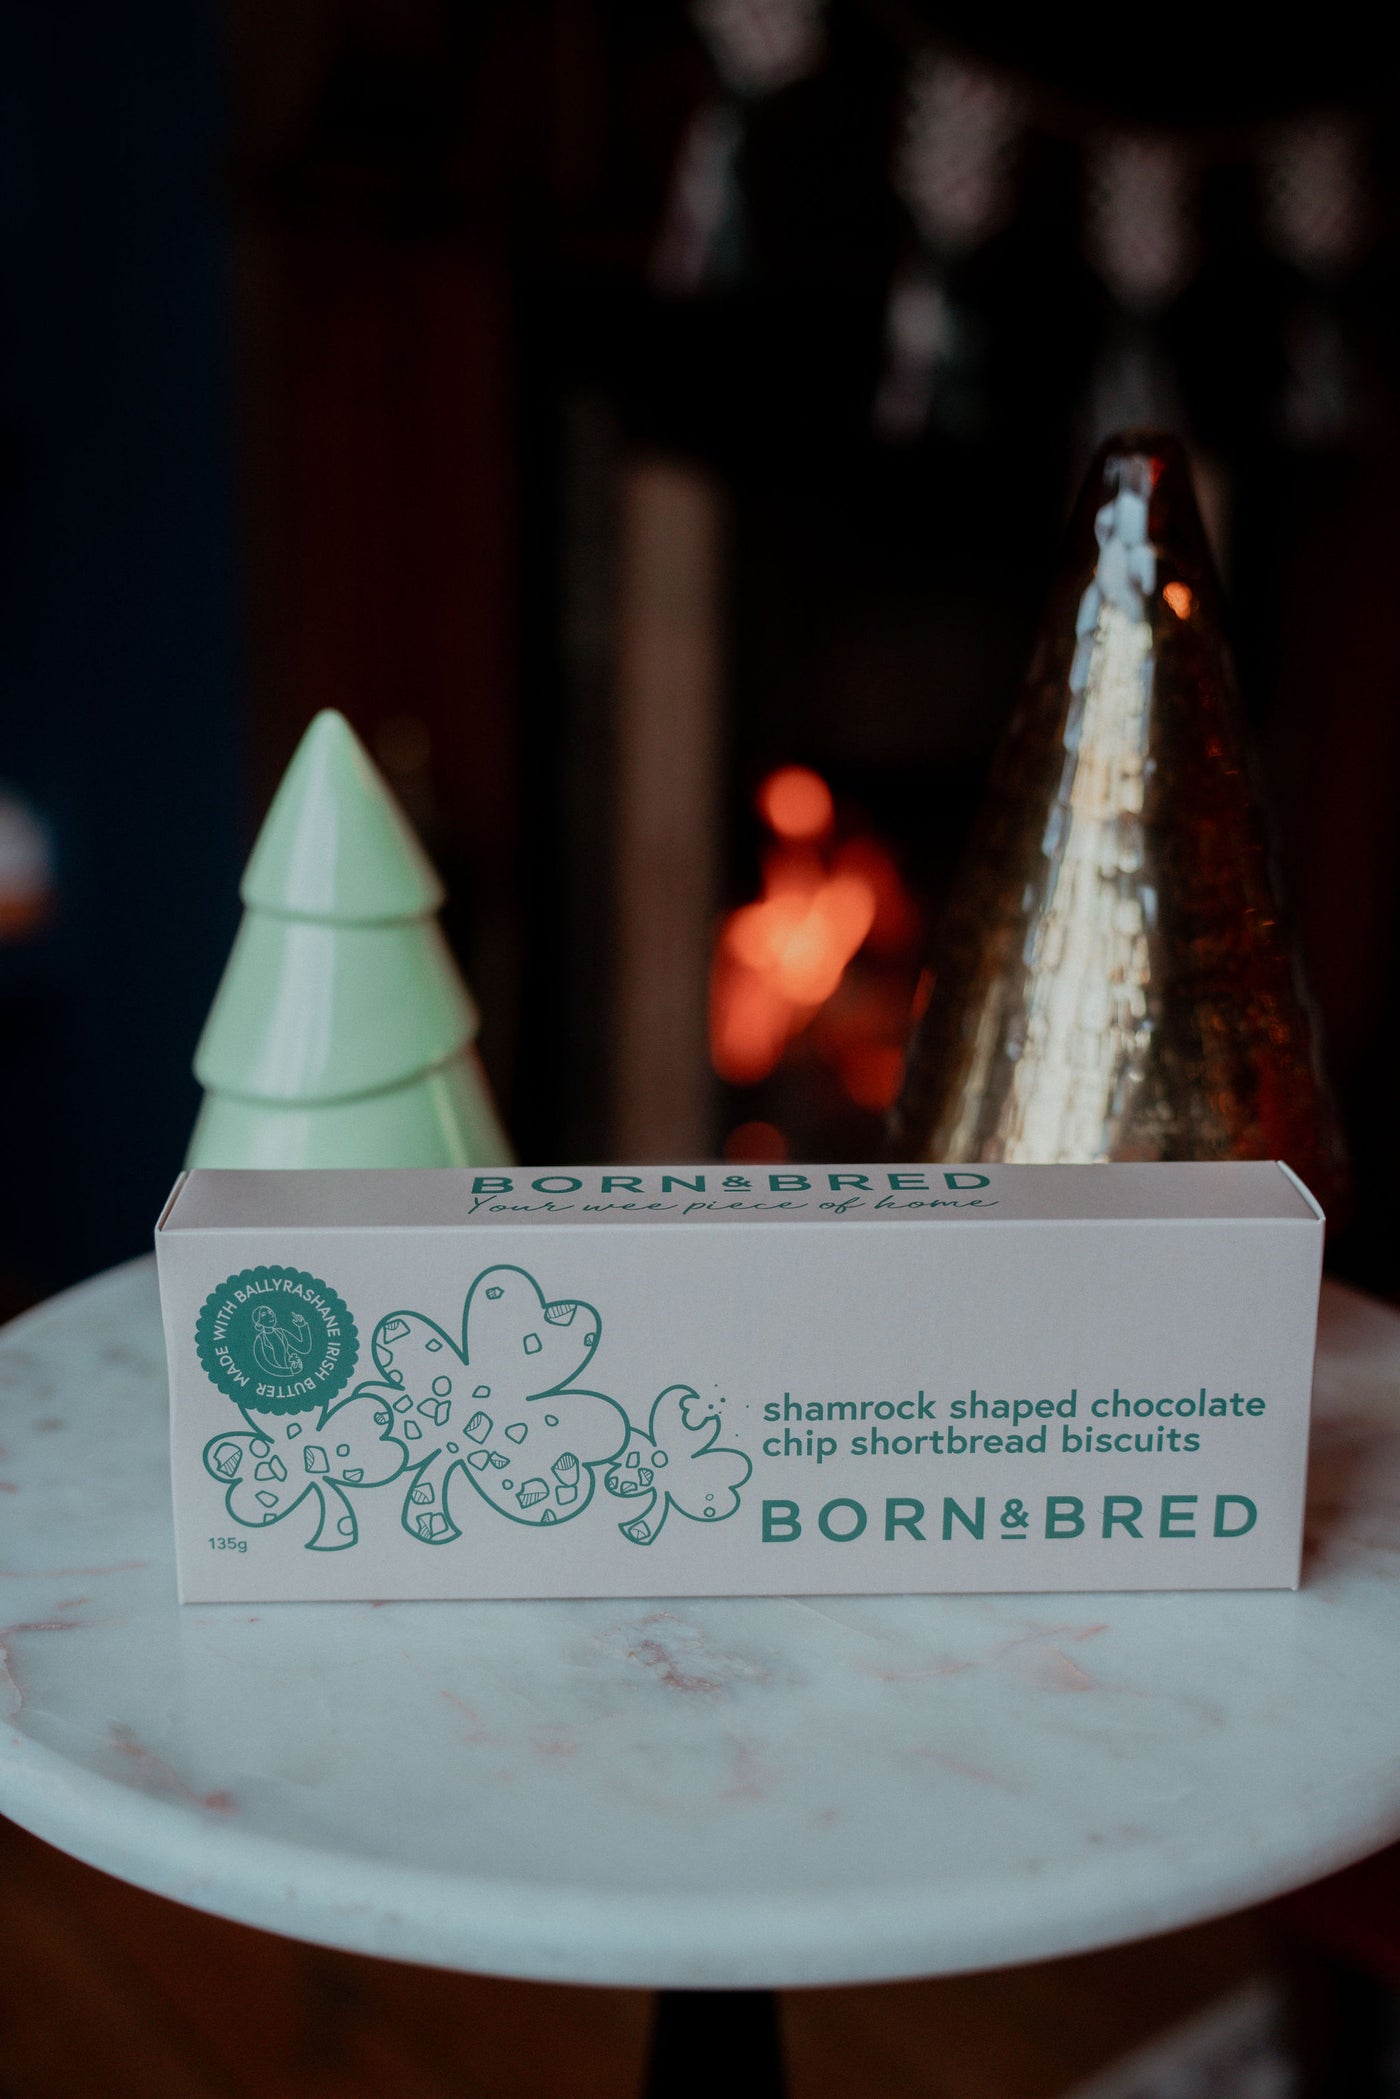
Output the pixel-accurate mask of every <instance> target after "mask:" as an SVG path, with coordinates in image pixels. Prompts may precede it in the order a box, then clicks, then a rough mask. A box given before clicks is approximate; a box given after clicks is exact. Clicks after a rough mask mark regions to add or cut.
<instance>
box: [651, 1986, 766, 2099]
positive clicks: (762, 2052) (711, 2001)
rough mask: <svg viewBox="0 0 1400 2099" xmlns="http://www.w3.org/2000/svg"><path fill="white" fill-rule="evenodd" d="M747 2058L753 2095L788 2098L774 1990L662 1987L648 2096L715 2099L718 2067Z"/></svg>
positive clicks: (755, 2098)
mask: <svg viewBox="0 0 1400 2099" xmlns="http://www.w3.org/2000/svg"><path fill="white" fill-rule="evenodd" d="M720 2063H742V2064H743V2065H744V2082H745V2083H746V2084H747V2085H748V2088H749V2091H750V2093H751V2094H752V2099H783V2095H784V2093H785V2092H786V2090H787V2084H786V2079H785V2078H784V2075H783V2042H782V2034H781V2032H780V2030H779V2025H778V1998H777V1994H776V1992H775V1991H773V1990H660V1991H658V1992H657V1998H656V2024H655V2026H654V2027H653V2029H652V2038H651V2061H650V2064H649V2066H648V2069H647V2080H646V2085H645V2088H644V2099H713V2094H714V2086H715V2067H716V2065H717V2064H720Z"/></svg>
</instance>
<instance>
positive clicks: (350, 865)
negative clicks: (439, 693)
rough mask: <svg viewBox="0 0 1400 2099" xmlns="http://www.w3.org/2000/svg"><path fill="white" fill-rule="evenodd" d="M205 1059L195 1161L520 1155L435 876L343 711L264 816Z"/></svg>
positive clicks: (294, 767) (452, 1160) (205, 1039)
mask: <svg viewBox="0 0 1400 2099" xmlns="http://www.w3.org/2000/svg"><path fill="white" fill-rule="evenodd" d="M240 894H241V896H242V899H243V902H244V905H245V906H246V910H245V914H244V918H243V923H242V925H241V926H240V928H239V931H238V937H237V939H236V940H235V941H234V945H233V951H232V953H231V954H230V956H229V960H228V966H227V968H226V969H225V971H224V975H223V980H222V982H221V983H220V985H219V989H218V992H217V994H216V996H215V999H214V1004H213V1007H212V1009H211V1011H210V1014H209V1018H208V1020H207V1021H206V1023H205V1026H204V1032H203V1034H202V1035H201V1037H200V1040H199V1046H198V1049H197V1050H196V1052H195V1074H196V1076H197V1078H198V1079H199V1081H200V1084H201V1085H202V1086H203V1087H204V1089H205V1098H204V1105H203V1107H202V1109H201V1110H200V1114H199V1119H198V1121H197V1122H196V1124H195V1128H194V1135H193V1137H192V1138H191V1140H190V1149H189V1157H188V1159H187V1161H186V1163H187V1164H188V1165H190V1166H496V1165H501V1164H503V1163H504V1162H506V1161H507V1160H508V1159H509V1158H510V1156H511V1154H510V1146H509V1143H508V1141H507V1139H506V1137H505V1134H504V1132H503V1131H502V1129H501V1126H500V1123H499V1121H498V1119H497V1116H496V1111H495V1108H494V1106H493V1105H492V1101H491V1094H490V1090H489V1088H488V1086H487V1082H486V1076H485V1073H484V1072H483V1070H482V1068H481V1062H480V1059H479V1057H478V1056H477V1053H476V1050H475V1048H474V1046H473V1045H474V1042H475V1038H476V1033H477V1029H478V1026H479V1020H478V1015H477V1010H476V1006H475V1004H474V1003H473V1000H472V997H471V994H470V992H469V991H468V990H467V987H466V985H465V984H464V983H463V982H462V979H461V976H460V975H459V973H458V970H457V966H456V964H455V962H454V961H453V959H452V956H451V954H450V952H449V950H448V947H447V943H446V941H445V940H444V939H443V936H442V932H441V929H440V927H439V926H438V923H437V916H436V914H437V911H438V908H439V906H440V905H441V903H442V901H443V891H442V885H441V884H440V882H439V881H438V878H437V875H436V874H435V873H434V871H433V868H432V866H431V865H430V863H429V861H428V859H427V857H426V856H425V854H424V852H423V849H422V847H421V846H420V845H419V843H418V840H417V838H416V837H415V836H414V834H413V831H412V830H411V828H410V827H409V824H408V822H407V820H406V818H405V817H404V815H403V812H402V811H401V810H400V808H399V806H398V804H397V803H396V802H395V800H394V798H393V796H392V795H391V794H390V792H389V790H388V788H387V787H386V786H385V784H384V782H383V780H382V779H381V778H380V776H379V774H378V772H377V771H376V770H375V768H374V765H373V764H372V763H371V761H370V758H369V756H368V754H367V752H366V751H365V749H364V746H363V745H362V744H361V743H360V741H359V739H358V738H357V737H356V735H355V732H354V730H353V729H352V728H351V727H350V725H349V723H348V722H347V721H346V720H345V718H344V716H343V715H340V714H336V713H334V712H333V711H330V710H327V711H326V712H325V713H323V714H318V715H317V717H316V719H315V721H313V722H312V724H311V726H310V728H309V729H308V730H307V732H306V734H305V736H304V737H303V738H302V741H301V743H300V745H299V746H298V749H297V752H296V755H295V757H294V758H293V759H292V762H291V765H290V766H289V768H288V770H287V774H286V777H285V778H284V779H283V781H282V784H281V786H280V787H279V788H278V790H277V794H276V796H275V798H274V800H273V804H272V807H271V809H270V810H269V811H268V815H267V820H266V822H265V823H264V825H263V828H262V831H261V834H260V835H259V838H258V842H257V844H256V846H255V847H254V848H253V856H252V858H251V859H250V860H249V862H248V866H247V869H246V871H245V873H244V876H243V883H242V888H241V891H240Z"/></svg>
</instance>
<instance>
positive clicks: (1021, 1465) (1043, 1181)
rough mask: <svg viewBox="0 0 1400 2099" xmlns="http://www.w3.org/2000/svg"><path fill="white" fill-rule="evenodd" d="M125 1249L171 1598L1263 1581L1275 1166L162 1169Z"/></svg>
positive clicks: (1284, 1554)
mask: <svg viewBox="0 0 1400 2099" xmlns="http://www.w3.org/2000/svg"><path fill="white" fill-rule="evenodd" d="M156 1243H157V1251H158V1256H159V1266H160V1284H161V1300H162V1306H163V1312H164V1320H165V1333H166V1346H167V1351H168V1356H169V1366H170V1394H171V1430H172V1455H173V1467H174V1485H175V1520H176V1532H177V1544H178V1557H179V1570H180V1592H181V1595H182V1597H183V1598H184V1600H185V1601H187V1602H207V1601H218V1600H228V1601H234V1600H238V1601H249V1602H251V1601H268V1600H273V1599H277V1598H287V1599H291V1598H331V1597H488V1596H501V1597H505V1596H517V1597H518V1596H636V1595H646V1596H655V1595H663V1596H664V1595H672V1596H674V1595H692V1596H699V1595H760V1594H763V1595H766V1594H809V1595H816V1594H823V1593H825V1594H853V1593H860V1592H867V1593H877V1592H899V1591H917V1590H924V1591H948V1590H1087V1589H1209V1588H1288V1587H1294V1586H1296V1584H1297V1580H1298V1569H1299V1555H1300V1545H1301V1534H1302V1513H1303V1489H1304V1474H1305V1469H1306V1462H1307V1444H1308V1416H1309V1402H1310V1393H1311V1382H1312V1363H1313V1348H1314V1340H1315V1331H1316V1320H1317V1300H1318V1284H1319V1274H1320V1268H1321V1256H1322V1219H1321V1215H1320V1213H1319V1211H1318V1209H1317V1205H1316V1204H1315V1203H1314V1202H1313V1200H1312V1198H1311V1197H1310V1196H1309V1195H1308V1194H1307V1192H1306V1191H1305V1190H1304V1189H1303V1188H1302V1187H1301V1185H1300V1184H1299V1183H1298V1182H1297V1180H1296V1179H1295V1178H1294V1177H1293V1176H1292V1175H1291V1174H1290V1173H1289V1172H1288V1170H1287V1169H1286V1168H1284V1167H1281V1166H1277V1165H1272V1164H1269V1163H1259V1164H1223V1165H1144V1166H1136V1165H1124V1166H986V1167H978V1168H970V1167H947V1168H944V1167H935V1166H905V1167H900V1166H888V1165H882V1166H867V1167H849V1166H831V1167H826V1166H802V1167H773V1168H769V1167H767V1166H763V1167H722V1166H719V1167H717V1166H698V1167H670V1168H663V1167H638V1168H633V1169H622V1168H616V1167H613V1168H601V1167H598V1168H595V1167H587V1168H585V1167H573V1168H558V1169H555V1170H552V1171H551V1170H547V1169H534V1168H518V1169H512V1170H510V1171H509V1172H499V1173H497V1172H491V1173H487V1172H477V1171H475V1170H471V1169H467V1170H462V1171H457V1170H451V1171H432V1172H363V1173H362V1172H356V1171H341V1172H318V1173H295V1172H293V1173H284V1172H231V1171H230V1172H215V1171H197V1172H194V1173H191V1174H189V1175H187V1176H186V1177H185V1178H184V1179H182V1181H181V1182H180V1183H179V1185H178V1186H177V1188H176V1190H175V1193H174V1195H173V1196H172V1198H171V1201H170V1202H169V1204H168V1205H167V1207H166V1211H165V1214H164V1215H163V1217H162V1219H161V1222H160V1225H159V1227H158V1229H157V1234H156Z"/></svg>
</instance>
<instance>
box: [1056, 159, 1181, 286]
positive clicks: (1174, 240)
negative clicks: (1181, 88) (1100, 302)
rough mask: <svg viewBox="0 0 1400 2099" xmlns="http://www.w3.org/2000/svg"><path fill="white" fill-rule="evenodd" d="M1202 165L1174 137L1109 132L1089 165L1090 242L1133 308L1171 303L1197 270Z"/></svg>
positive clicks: (1107, 277) (1099, 265) (1107, 278)
mask: <svg viewBox="0 0 1400 2099" xmlns="http://www.w3.org/2000/svg"><path fill="white" fill-rule="evenodd" d="M1194 177H1195V169H1194V167H1193V165H1192V163H1191V160H1190V157H1189V156H1188V154H1187V152H1186V150H1185V148H1184V147H1183V146H1182V145H1181V144H1180V142H1179V141H1178V140H1176V139H1174V138H1169V137H1166V136H1158V137H1151V136H1148V135H1147V134H1145V133H1144V134H1140V135H1134V134H1130V133H1126V132H1122V133H1120V132H1107V133H1105V134H1104V135H1103V136H1102V137H1100V138H1098V139H1096V140H1095V141H1094V142H1093V144H1092V145H1091V147H1090V149H1089V151H1088V153H1087V155H1086V157H1085V167H1084V246H1085V252H1086V254H1087V256H1088V259H1089V263H1090V266H1091V267H1092V268H1093V269H1094V270H1096V271H1097V272H1098V274H1099V276H1100V277H1101V278H1102V279H1103V281H1104V283H1105V284H1106V285H1107V287H1108V289H1109V291H1110V292H1111V293H1112V295H1113V297H1114V299H1115V300H1116V301H1117V303H1118V304H1119V305H1120V306H1121V307H1122V308H1123V310H1124V311H1125V312H1126V313H1134V314H1141V315H1145V316H1146V315H1152V314H1156V313H1160V312H1161V310H1162V309H1163V307H1165V306H1169V305H1170V304H1171V302H1172V300H1173V299H1175V298H1176V297H1177V295H1178V294H1179V293H1180V292H1182V291H1184V290H1185V289H1186V286H1187V284H1188V283H1189V282H1190V280H1191V278H1192V277H1193V276H1194V275H1195V271H1196V264H1197V260H1198V240H1197V233H1196V226H1195V222H1194V218H1193V209H1194V204H1195V180H1194Z"/></svg>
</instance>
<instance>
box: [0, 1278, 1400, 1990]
mask: <svg viewBox="0 0 1400 2099" xmlns="http://www.w3.org/2000/svg"><path fill="white" fill-rule="evenodd" d="M1323 1337H1324V1338H1323V1344H1322V1352H1321V1358H1320V1364H1319V1372H1318V1390H1317V1428H1316V1435H1315V1443H1314V1465H1313V1479H1312V1498H1311V1504H1310V1510H1311V1513H1310V1531H1311V1542H1310V1547H1309V1555H1308V1565H1307V1577H1306V1582H1305V1586H1304V1588H1303V1590H1302V1591H1301V1593H1300V1594H1297V1595H1288V1594H1254V1595H1250V1594H1238V1595H1183V1596H1162V1595H1155V1596H1033V1597H1009V1596H1002V1597H976V1596H973V1597H907V1598H894V1599H890V1598H871V1599H856V1598H842V1597H833V1598H829V1599H823V1600H820V1601H817V1602H798V1601H793V1602H788V1601H782V1600H770V1601H753V1602H743V1601H733V1600H725V1601H717V1602H698V1603H686V1602H674V1601H671V1602H661V1603H654V1604H646V1603H641V1604H639V1603H635V1602H625V1603H617V1602H585V1603H549V1604H541V1603H515V1604H511V1603H482V1604H460V1603H458V1604H454V1603H425V1604H403V1603H399V1604H386V1605H382V1606H375V1605H368V1604H281V1605H267V1606H261V1607H259V1606H254V1607H252V1608H248V1607H245V1606H241V1605H237V1606H235V1605H224V1606H217V1607H207V1606H191V1607H187V1608H185V1609H183V1610H182V1609H181V1608H180V1606H179V1605H178V1604H177V1603H176V1601H175V1583H174V1574H173V1567H172V1544H171V1535H170V1486H169V1477H168V1472H167V1466H166V1392H165V1368H164V1360H163V1351H162V1343H161V1331H160V1323H159V1318H158V1313H157V1301H156V1284H155V1274H154V1270H153V1267H152V1266H151V1265H150V1264H149V1263H145V1262H141V1263H136V1264H133V1265H132V1266H130V1267H127V1268H123V1269H119V1270H116V1271H114V1272H113V1273H111V1274H110V1275H106V1276H102V1277H99V1278H98V1279H97V1280H96V1281H94V1282H91V1283H87V1284H85V1285H83V1286H82V1287H81V1288H80V1289H77V1290H74V1291H71V1292H69V1293H68V1294H67V1295H66V1296H63V1297H60V1298H57V1299H55V1300H54V1301H53V1302H51V1303H50V1304H47V1305H44V1306H41V1307H40V1308H39V1309H38V1310H37V1311H35V1312H32V1313H30V1314H28V1315H27V1316H26V1317H24V1318H23V1319H20V1320H18V1321H16V1322H15V1323H14V1324H13V1325H12V1326H10V1327H9V1328H7V1329H6V1330H5V1332H4V1333H3V1334H2V1335H0V1664H3V1666H0V1809H3V1810H4V1811H5V1812H6V1813H7V1814H9V1815H11V1816H12V1817H13V1818H14V1819H15V1820H16V1821H17V1822H20V1823H22V1824H23V1825H24V1826H25V1827H26V1828H28V1829H30V1830H32V1831H34V1832H35V1833H36V1834H37V1835H39V1836H41V1837H45V1838H47V1839H48V1840H49V1841H50V1842H51V1843H53V1844H56V1845H59V1846H60V1847H61V1848H62V1849H63V1850H65V1851H68V1852H71V1853H74V1854H75V1855H76V1856H77V1857H79V1858H81V1859H85V1860H87V1861H88V1862H89V1863H91V1864H92V1865H95V1866H99V1867H101V1868H103V1869H105V1870H106V1871H107V1872H110V1873H114V1874H118V1875H120V1876H121V1877H122V1878H124V1879H126V1880H129V1881H134V1882H136V1883H137V1884H138V1885H139V1886H141V1887H145V1888H150V1889H154V1890H156V1891H157V1892H159V1893H161V1894H163V1895H167V1896H171V1897H173V1898H174V1899H175V1900H177V1901H179V1902H185V1903H192V1904H194V1905H195V1906H197V1907H199V1908H201V1909H206V1910H212V1911H215V1912H218V1913H219V1914H221V1915H223V1916H227V1917H232V1918H237V1919H240V1920H241V1921H243V1922H244V1923H248V1924H253V1925H259V1926H262V1927H264V1928H265V1929H268V1930H271V1931H278V1932H285V1933H289V1934H292V1935H294V1936H296V1937H299V1938H303V1939H310V1940H316V1941H320V1942H321V1943H324V1944H327V1945H333V1946H338V1947H343V1948H346V1949H349V1950H352V1951H358V1952H363V1953H372V1954H385V1955H390V1956H393V1957H396V1958H398V1959H403V1960H411V1961H425V1962H429V1963H434V1964H437V1965H439V1966H444V1967H453V1968H463V1969H476V1970H482V1971H488V1972H491V1973H495V1974H502V1975H513V1976H524V1977H533V1978H537V1979H542V1980H555V1981H561V1982H564V1981H567V1982H576V1983H577V1982H585V1983H609V1984H623V1985H633V1986H658V1987H664V1988H669V1989H683V1990H727V1989H734V1988H741V1987H742V1988H748V1989H754V1988H757V1987H759V1986H764V1987H774V1986H791V1985H800V1984H808V1983H838V1982H856V1981H870V1980H877V1979H881V1978H893V1977H898V1976H912V1975H931V1974H937V1973H947V1972H949V1971H952V1970H956V1969H968V1968H976V1967H989V1966H997V1965H1002V1964H1009V1963H1012V1962H1017V1961H1028V1960H1035V1959H1039V1958H1042V1957H1045V1956H1047V1955H1051V1954H1057V1953H1065V1952H1070V1951H1073V1950H1077V1949H1083V1948H1088V1947H1093V1946H1099V1945H1104V1944H1107V1943H1109V1942H1111V1941H1114V1940H1119V1939H1124V1938H1129V1937H1138V1936H1143V1935H1146V1934H1150V1933H1154V1932H1160V1931H1165V1930H1167V1929H1169V1928H1170V1927H1172V1926H1176V1925H1182V1924H1186V1923H1188V1922H1192V1921H1195V1920H1198V1919H1201V1918H1205V1917H1208V1916H1210V1915H1213V1914H1217V1913H1220V1912H1223V1911H1227V1910H1230V1909H1234V1908H1237V1907H1239V1906H1241V1905H1244V1904H1247V1903H1251V1902H1254V1901H1257V1900H1259V1899H1261V1898H1263V1897H1266V1896H1270V1895H1273V1894H1275V1893H1277V1892H1279V1891H1281V1890H1283V1889H1286V1888H1289V1887H1291V1886H1294V1885H1296V1884H1298V1883H1300V1882H1303V1881H1306V1880H1309V1879H1311V1878H1313V1877H1314V1876H1316V1875H1319V1874H1322V1873H1325V1872H1328V1871H1330V1870H1332V1869H1333V1868H1335V1867H1338V1866H1341V1865H1344V1864H1346V1863H1348V1862H1349V1861H1351V1860H1352V1859H1355V1858H1357V1857H1359V1856H1361V1855H1362V1854H1364V1853H1366V1852H1368V1851H1370V1850H1373V1849H1375V1848H1377V1847H1379V1846H1380V1845H1382V1844H1385V1843H1387V1842H1388V1841H1390V1840H1391V1839H1392V1838H1394V1837H1396V1836H1397V1835H1400V1667H1397V1658H1398V1657H1400V1317H1397V1315H1396V1314H1394V1313H1393V1312H1390V1311H1388V1310H1386V1309H1384V1308H1382V1307H1380V1306H1378V1305H1375V1304H1373V1303H1371V1302H1369V1301H1368V1300H1366V1299H1364V1298H1361V1297H1359V1296H1357V1295H1355V1294H1354V1293H1351V1292H1347V1291H1344V1290H1340V1289H1335V1288H1333V1289H1330V1290H1329V1291H1328V1293H1327V1296H1326V1299H1325V1305H1324V1324H1323Z"/></svg>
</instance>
